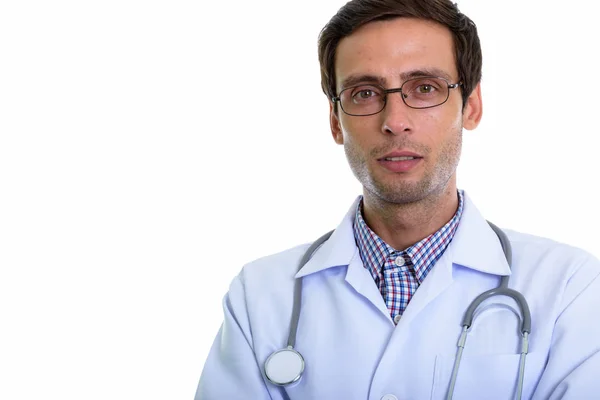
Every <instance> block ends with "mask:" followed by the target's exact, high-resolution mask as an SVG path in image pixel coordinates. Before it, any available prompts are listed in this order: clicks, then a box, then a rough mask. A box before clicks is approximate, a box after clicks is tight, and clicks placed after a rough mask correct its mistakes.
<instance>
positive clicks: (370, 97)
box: [351, 86, 381, 103]
mask: <svg viewBox="0 0 600 400" xmlns="http://www.w3.org/2000/svg"><path fill="white" fill-rule="evenodd" d="M380 92H381V90H380V89H378V88H376V87H374V86H358V87H356V88H354V89H353V90H352V93H351V97H352V101H353V102H354V103H366V102H370V101H375V100H376V99H377V98H378V97H380V96H381V93H380Z"/></svg>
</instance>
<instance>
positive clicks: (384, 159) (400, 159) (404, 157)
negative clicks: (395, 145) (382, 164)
mask: <svg viewBox="0 0 600 400" xmlns="http://www.w3.org/2000/svg"><path fill="white" fill-rule="evenodd" d="M418 158H423V157H412V156H401V157H383V158H380V159H379V160H380V161H406V160H416V159H418Z"/></svg>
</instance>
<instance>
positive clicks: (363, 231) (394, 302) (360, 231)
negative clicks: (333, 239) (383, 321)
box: [354, 190, 463, 324]
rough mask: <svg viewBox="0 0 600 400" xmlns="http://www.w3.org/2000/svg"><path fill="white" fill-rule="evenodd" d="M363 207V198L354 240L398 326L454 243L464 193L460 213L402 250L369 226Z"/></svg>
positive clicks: (356, 221)
mask: <svg viewBox="0 0 600 400" xmlns="http://www.w3.org/2000/svg"><path fill="white" fill-rule="evenodd" d="M362 205H363V201H362V199H361V200H360V202H359V204H358V207H357V208H356V216H355V218H354V238H355V239H356V244H357V246H358V251H359V253H360V258H361V259H362V261H363V264H364V265H365V268H366V269H367V270H368V271H369V272H370V273H371V276H373V279H374V280H375V284H376V285H377V286H378V287H379V291H380V292H381V295H382V296H383V299H384V300H385V304H386V305H387V308H388V309H389V311H390V315H391V316H392V319H393V320H394V323H395V324H398V322H399V321H400V317H401V316H402V314H403V313H404V310H405V309H406V307H407V306H408V303H409V302H410V299H411V297H412V295H413V294H414V293H415V291H416V290H417V288H418V287H419V285H420V284H421V283H423V280H424V279H425V277H426V276H427V274H428V273H429V271H430V270H431V268H433V266H434V265H435V263H436V261H437V260H438V259H439V258H440V257H441V256H442V254H443V253H444V251H445V250H446V248H447V247H448V245H449V244H450V242H451V241H452V238H453V237H454V233H455V232H456V228H457V227H458V223H459V222H460V217H461V215H462V211H463V194H462V192H461V191H460V190H459V191H458V210H457V211H456V214H454V217H452V219H451V220H450V221H449V222H448V223H447V224H446V225H444V226H443V227H442V228H441V229H440V230H438V231H437V232H435V233H433V234H431V235H429V236H427V237H426V238H425V239H423V240H421V241H420V242H418V243H415V244H413V245H412V246H410V247H409V248H407V249H405V250H402V251H398V250H395V249H394V248H392V247H391V246H390V245H388V244H387V243H385V242H384V241H383V240H382V239H381V238H380V237H379V236H377V234H376V233H375V232H373V231H372V230H371V228H369V227H368V226H367V223H366V222H365V220H364V219H363V216H362Z"/></svg>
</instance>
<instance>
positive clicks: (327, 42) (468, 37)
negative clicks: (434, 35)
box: [319, 0, 482, 105]
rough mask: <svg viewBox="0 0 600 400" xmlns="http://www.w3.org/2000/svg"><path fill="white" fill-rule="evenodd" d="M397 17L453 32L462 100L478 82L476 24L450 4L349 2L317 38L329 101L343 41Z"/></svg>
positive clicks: (441, 0)
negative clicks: (365, 27) (367, 26)
mask: <svg viewBox="0 0 600 400" xmlns="http://www.w3.org/2000/svg"><path fill="white" fill-rule="evenodd" d="M398 17H411V18H420V19H425V20H430V21H435V22H437V23H439V24H441V25H443V26H445V27H447V28H448V29H450V31H451V32H452V37H453V41H454V54H455V58H456V67H457V70H458V78H459V80H460V81H461V82H462V83H463V85H462V99H463V105H464V104H466V101H467V99H468V97H469V96H470V95H471V93H472V92H473V89H475V87H476V86H477V84H478V83H479V81H480V80H481V64H482V56H481V44H480V43H479V36H478V35H477V27H476V26H475V23H473V21H471V20H470V19H469V17H467V16H466V15H464V14H462V13H461V12H460V11H459V10H458V7H457V5H456V4H455V3H452V2H451V1H450V0H352V1H349V2H348V3H346V5H344V6H343V7H342V8H340V9H339V11H338V12H337V14H336V15H334V16H333V18H331V20H330V21H329V22H328V23H327V25H325V27H324V28H323V30H321V33H320V35H319V63H320V64H321V87H322V89H323V92H325V94H326V95H327V97H329V98H330V99H331V98H332V97H334V96H336V85H335V53H336V50H337V46H338V44H339V42H340V40H342V39H343V38H344V37H346V36H348V35H350V34H351V33H352V32H354V31H355V30H356V29H358V28H359V27H361V26H363V25H365V24H367V23H369V22H373V21H382V20H389V19H394V18H398Z"/></svg>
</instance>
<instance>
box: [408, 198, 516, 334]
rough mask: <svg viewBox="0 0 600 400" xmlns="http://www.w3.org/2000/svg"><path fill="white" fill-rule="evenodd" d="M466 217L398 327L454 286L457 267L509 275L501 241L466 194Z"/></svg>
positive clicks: (464, 214)
mask: <svg viewBox="0 0 600 400" xmlns="http://www.w3.org/2000/svg"><path fill="white" fill-rule="evenodd" d="M464 198H465V203H464V209H463V215H462V217H461V221H460V223H459V225H458V228H457V230H456V232H455V234H454V238H453V239H452V242H450V244H449V245H448V247H447V248H446V251H445V252H444V254H443V255H442V256H441V257H440V259H439V260H438V261H437V262H436V264H435V266H434V267H433V268H432V270H431V271H430V272H429V274H428V275H427V277H426V278H425V280H424V281H423V283H422V284H421V286H420V287H419V288H418V289H417V291H416V292H415V294H414V295H413V297H412V299H411V301H410V303H409V304H408V307H407V308H406V310H405V312H404V314H403V315H402V319H401V320H400V324H399V326H406V325H407V324H409V323H410V322H411V321H412V320H413V319H414V317H415V316H417V315H418V314H419V313H420V312H421V311H422V310H423V309H424V308H425V307H426V306H427V305H428V304H430V303H431V302H432V301H433V300H434V299H435V298H436V297H438V296H439V295H440V294H441V293H443V292H444V291H445V290H446V289H447V288H448V287H449V286H450V285H451V284H452V282H453V271H454V267H455V266H456V265H460V266H462V267H466V268H469V269H473V270H476V271H480V272H484V273H488V274H494V275H510V268H509V266H508V262H507V261H506V258H505V257H504V252H503V251H502V246H501V244H500V240H499V239H498V237H497V236H496V233H495V232H494V231H493V230H492V228H490V226H489V225H488V223H487V221H486V220H485V219H484V218H483V216H482V215H481V214H480V213H479V210H477V208H476V207H475V205H474V204H473V202H472V201H471V199H470V198H469V197H468V196H467V194H466V193H464Z"/></svg>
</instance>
